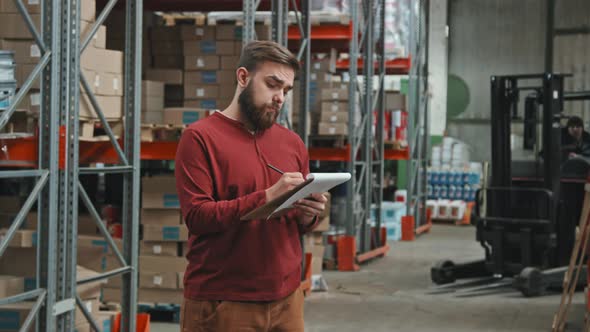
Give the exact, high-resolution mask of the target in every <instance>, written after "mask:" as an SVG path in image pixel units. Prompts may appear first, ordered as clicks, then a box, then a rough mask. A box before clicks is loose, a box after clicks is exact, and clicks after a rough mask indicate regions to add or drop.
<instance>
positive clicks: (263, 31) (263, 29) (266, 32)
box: [254, 24, 272, 40]
mask: <svg viewBox="0 0 590 332" xmlns="http://www.w3.org/2000/svg"><path fill="white" fill-rule="evenodd" d="M254 31H255V32H256V37H258V40H272V27H271V26H270V24H256V25H254Z"/></svg>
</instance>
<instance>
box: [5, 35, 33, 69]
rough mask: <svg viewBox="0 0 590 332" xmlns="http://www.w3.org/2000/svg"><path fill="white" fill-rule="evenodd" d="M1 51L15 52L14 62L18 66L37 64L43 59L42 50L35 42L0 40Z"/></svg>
mask: <svg viewBox="0 0 590 332" xmlns="http://www.w3.org/2000/svg"><path fill="white" fill-rule="evenodd" d="M0 49H1V50H4V51H14V61H15V63H16V64H17V66H18V65H19V64H27V63H28V64H36V63H38V62H39V59H40V58H41V50H40V49H39V46H37V44H36V43H35V41H33V40H7V39H1V40H0Z"/></svg>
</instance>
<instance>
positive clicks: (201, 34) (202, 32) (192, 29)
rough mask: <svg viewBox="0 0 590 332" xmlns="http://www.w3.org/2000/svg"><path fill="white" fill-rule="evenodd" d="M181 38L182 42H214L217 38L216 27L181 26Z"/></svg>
mask: <svg viewBox="0 0 590 332" xmlns="http://www.w3.org/2000/svg"><path fill="white" fill-rule="evenodd" d="M180 38H181V39H182V40H213V39H216V38H215V26H191V25H183V26H180Z"/></svg>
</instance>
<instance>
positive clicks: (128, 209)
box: [121, 0, 143, 331]
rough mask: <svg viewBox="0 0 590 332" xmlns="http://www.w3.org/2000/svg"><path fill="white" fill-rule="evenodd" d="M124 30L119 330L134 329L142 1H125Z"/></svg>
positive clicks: (136, 277)
mask: <svg viewBox="0 0 590 332" xmlns="http://www.w3.org/2000/svg"><path fill="white" fill-rule="evenodd" d="M126 11H127V12H126V22H125V23H126V32H125V84H124V89H125V90H124V98H123V100H124V120H125V134H124V135H125V136H124V139H125V156H126V157H127V160H128V161H129V162H130V163H131V165H133V171H132V172H128V173H124V175H123V203H122V204H123V215H122V222H123V254H124V256H125V260H126V261H127V264H128V265H129V266H131V267H132V269H131V271H130V272H129V273H126V274H124V275H123V276H122V278H123V285H122V293H123V298H122V301H121V304H122V309H123V312H122V316H123V317H122V324H121V327H122V331H135V329H136V315H137V283H138V271H137V268H136V267H137V263H138V257H137V256H138V246H139V177H140V165H141V164H140V159H139V153H140V151H139V150H140V140H139V131H140V121H141V118H140V117H141V113H140V111H141V68H142V67H141V54H142V52H141V46H142V27H143V24H142V18H143V16H142V15H143V1H142V0H127V1H126Z"/></svg>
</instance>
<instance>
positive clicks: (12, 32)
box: [0, 14, 41, 39]
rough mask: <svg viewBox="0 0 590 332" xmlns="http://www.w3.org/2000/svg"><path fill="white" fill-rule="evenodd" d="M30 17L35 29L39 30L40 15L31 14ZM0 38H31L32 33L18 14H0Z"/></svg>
mask: <svg viewBox="0 0 590 332" xmlns="http://www.w3.org/2000/svg"><path fill="white" fill-rule="evenodd" d="M31 19H32V20H33V23H34V24H35V27H36V28H37V31H40V30H39V27H40V26H41V16H40V15H38V14H32V15H31ZM0 38H8V39H32V38H33V35H31V32H30V31H29V28H28V27H27V25H26V24H25V21H24V20H23V18H22V16H21V15H20V14H0Z"/></svg>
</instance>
